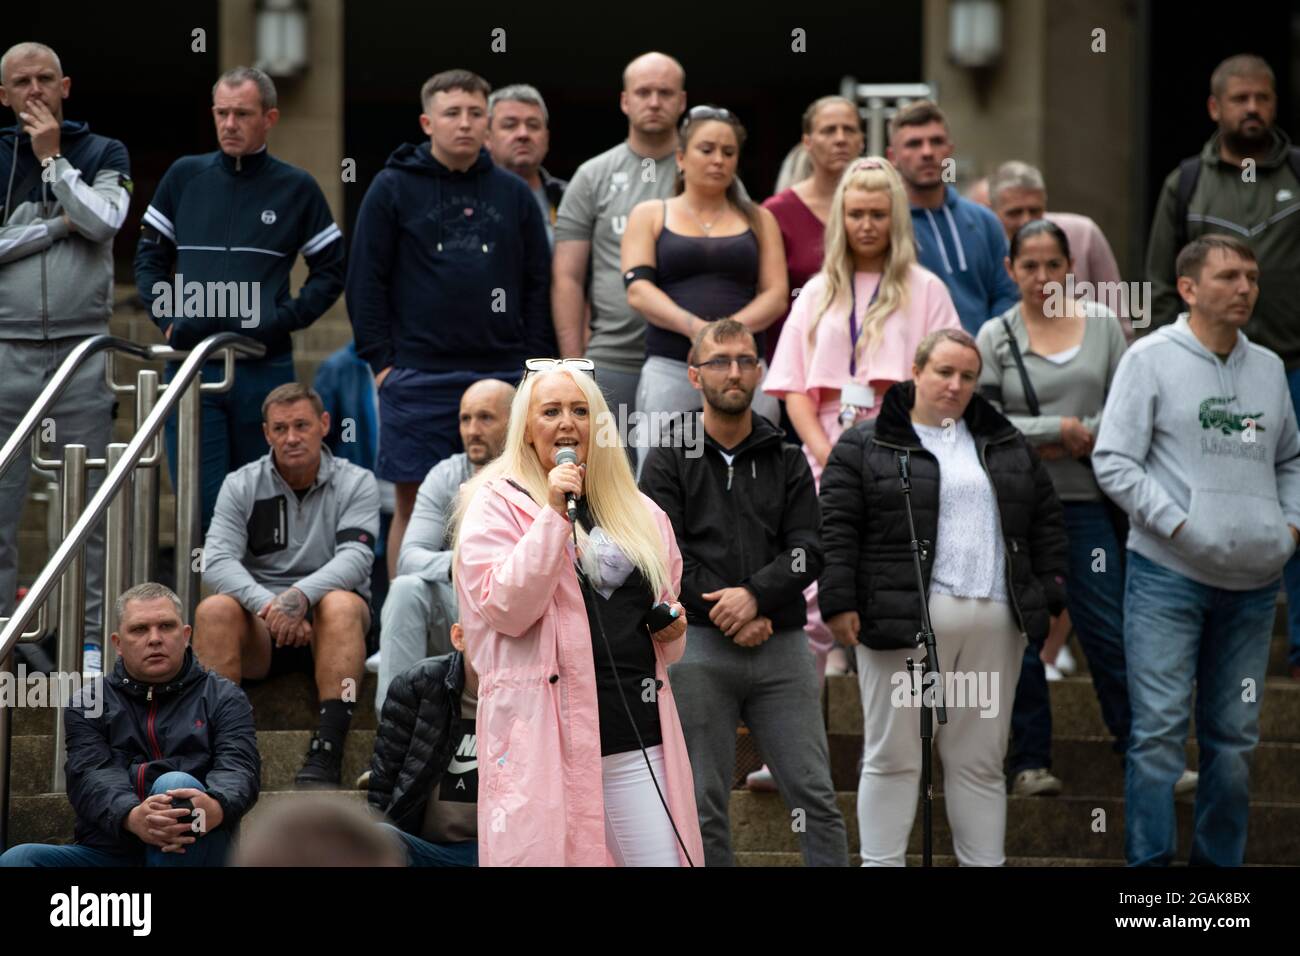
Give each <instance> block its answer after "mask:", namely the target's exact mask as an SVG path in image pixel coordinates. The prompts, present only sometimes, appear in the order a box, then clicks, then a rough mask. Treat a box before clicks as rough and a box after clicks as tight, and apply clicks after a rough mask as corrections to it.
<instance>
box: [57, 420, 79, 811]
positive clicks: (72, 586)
mask: <svg viewBox="0 0 1300 956" xmlns="http://www.w3.org/2000/svg"><path fill="white" fill-rule="evenodd" d="M85 506H86V446H85V445H64V446H63V535H64V537H65V538H66V537H67V536H68V535H69V534H71V533H72V527H73V525H75V524H76V523H77V519H78V518H80V517H81V512H82V509H83V508H85ZM85 629H86V549H85V546H84V545H83V546H82V547H80V548H78V549H77V552H76V556H75V557H74V558H73V559H72V562H71V563H70V564H69V565H68V569H67V571H66V572H65V573H64V576H63V586H62V588H61V589H60V593H59V656H58V671H59V673H60V674H80V673H81V645H82V641H83V639H84V636H85ZM65 734H66V726H65V723H64V712H63V708H62V707H59V708H57V709H56V710H55V712H54V779H53V783H52V784H51V787H50V789H51V790H53V792H55V793H62V792H63V791H64V790H66V789H67V778H66V776H65V775H64V769H63V760H62V759H61V758H62V756H63V752H64V749H65V745H66V737H65Z"/></svg>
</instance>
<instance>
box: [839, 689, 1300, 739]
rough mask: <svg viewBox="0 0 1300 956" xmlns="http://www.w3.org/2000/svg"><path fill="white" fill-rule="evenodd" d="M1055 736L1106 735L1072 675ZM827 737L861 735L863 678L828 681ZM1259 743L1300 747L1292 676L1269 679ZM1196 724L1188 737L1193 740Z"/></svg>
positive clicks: (1055, 695) (1093, 699) (1089, 693)
mask: <svg viewBox="0 0 1300 956" xmlns="http://www.w3.org/2000/svg"><path fill="white" fill-rule="evenodd" d="M1049 693H1050V695H1051V701H1052V733H1053V735H1055V736H1059V737H1105V736H1107V735H1108V731H1107V730H1106V725H1105V723H1104V722H1103V721H1102V719H1101V710H1100V708H1099V707H1098V705H1097V695H1096V692H1095V691H1094V690H1093V687H1092V681H1091V680H1089V679H1087V678H1083V677H1067V678H1065V679H1064V680H1059V681H1053V682H1052V684H1051V689H1050V691H1049ZM826 694H827V702H826V710H827V723H826V728H827V733H830V734H845V735H849V736H853V735H857V736H861V734H862V702H861V698H860V696H859V694H858V680H857V677H856V676H853V675H843V676H835V677H828V678H827V679H826ZM1260 699H1261V709H1260V739H1261V740H1265V741H1269V742H1273V743H1284V742H1285V743H1300V682H1297V681H1293V680H1290V679H1289V678H1270V679H1268V680H1267V681H1265V684H1264V688H1263V693H1262V695H1261V698H1260ZM1194 735H1195V725H1194V722H1193V725H1192V727H1191V728H1190V734H1189V736H1192V737H1194Z"/></svg>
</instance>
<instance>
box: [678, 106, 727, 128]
mask: <svg viewBox="0 0 1300 956" xmlns="http://www.w3.org/2000/svg"><path fill="white" fill-rule="evenodd" d="M706 119H715V120H722V121H723V122H727V123H729V122H731V120H732V119H733V117H732V115H731V113H730V111H728V110H724V109H723V108H722V107H721V106H692V107H691V108H690V109H688V110H687V111H686V115H685V116H683V117H682V122H681V125H682V126H685V125H686V124H687V123H694V122H697V121H699V120H706Z"/></svg>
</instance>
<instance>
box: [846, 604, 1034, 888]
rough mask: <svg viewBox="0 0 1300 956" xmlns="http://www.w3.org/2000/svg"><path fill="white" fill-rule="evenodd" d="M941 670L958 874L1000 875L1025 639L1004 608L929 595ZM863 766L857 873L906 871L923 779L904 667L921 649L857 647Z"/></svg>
mask: <svg viewBox="0 0 1300 956" xmlns="http://www.w3.org/2000/svg"><path fill="white" fill-rule="evenodd" d="M930 620H931V623H932V624H933V626H934V633H935V639H936V643H937V645H938V649H939V663H940V664H941V665H942V667H943V670H944V672H945V674H947V675H948V679H947V680H946V681H945V694H944V696H945V701H944V703H945V704H946V706H947V710H948V722H947V723H946V724H943V725H940V724H939V723H938V721H937V720H936V721H935V723H934V742H935V749H936V750H937V751H938V756H939V760H940V761H941V762H942V764H943V795H944V803H945V804H946V806H947V809H948V825H949V827H950V828H951V829H952V839H953V847H954V850H955V852H956V854H957V861H958V862H959V863H960V864H961V865H962V866H1001V865H1002V864H1003V863H1005V862H1006V856H1005V854H1004V850H1003V845H1004V842H1005V837H1006V829H1007V792H1006V778H1005V776H1004V774H1003V770H1002V761H1003V759H1004V758H1005V757H1006V751H1007V734H1008V731H1009V730H1010V727H1011V709H1012V703H1013V701H1014V700H1015V695H1016V682H1017V681H1019V680H1020V664H1021V660H1022V659H1023V655H1024V646H1025V643H1024V638H1023V637H1022V636H1021V634H1020V630H1019V628H1018V627H1017V626H1016V624H1015V618H1014V617H1013V612H1012V610H1011V607H1010V605H1008V604H1002V603H1000V602H996V601H990V600H987V599H974V598H954V597H949V596H948V595H945V594H932V595H931V596H930ZM855 651H856V652H857V659H858V686H859V688H860V689H861V692H862V718H863V735H864V742H863V757H862V777H861V778H860V779H859V781H858V832H859V834H860V836H861V841H862V848H861V849H862V865H863V866H904V865H906V859H907V856H906V855H907V842H908V837H909V836H910V835H911V832H912V824H913V821H914V820H915V818H916V807H917V797H918V794H919V790H920V780H921V739H920V733H921V709H920V707H919V706H916V704H918V703H919V702H920V701H921V698H920V696H913V695H912V694H911V693H910V692H911V690H912V689H913V687H914V686H919V681H918V682H914V683H911V684H909V683H908V682H907V681H906V675H907V665H906V663H905V662H906V659H907V658H908V657H911V658H912V659H913V660H914V661H915V662H917V664H918V665H919V663H920V660H921V658H922V657H923V656H924V654H925V650H924V648H913V649H902V650H890V651H877V650H869V649H867V648H865V647H862V646H858V647H857V648H855Z"/></svg>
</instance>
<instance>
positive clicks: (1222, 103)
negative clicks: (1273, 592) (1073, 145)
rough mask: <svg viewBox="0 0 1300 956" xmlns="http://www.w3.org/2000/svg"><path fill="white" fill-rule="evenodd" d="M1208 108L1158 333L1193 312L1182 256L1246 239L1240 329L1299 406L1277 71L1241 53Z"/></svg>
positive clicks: (1174, 231) (1163, 282)
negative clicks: (1182, 283) (1207, 133)
mask: <svg viewBox="0 0 1300 956" xmlns="http://www.w3.org/2000/svg"><path fill="white" fill-rule="evenodd" d="M1207 106H1208V107H1209V112H1210V119H1212V120H1214V122H1216V123H1217V124H1218V126H1219V128H1218V131H1217V132H1215V134H1214V135H1213V136H1211V137H1210V139H1209V141H1208V142H1207V143H1206V144H1205V146H1204V147H1203V148H1202V149H1201V152H1200V154H1199V155H1197V156H1191V157H1188V158H1187V159H1185V160H1183V161H1182V162H1181V163H1180V164H1179V166H1178V168H1177V169H1175V170H1174V171H1173V172H1171V173H1170V174H1169V175H1168V177H1166V178H1165V183H1164V187H1163V188H1162V189H1161V192H1160V201H1159V204H1158V205H1157V206H1156V213H1155V220H1154V221H1153V222H1152V224H1151V239H1150V241H1149V242H1148V244H1147V269H1146V271H1147V280H1148V281H1149V282H1150V283H1151V313H1152V322H1151V328H1152V329H1154V328H1157V327H1159V326H1162V325H1168V324H1170V323H1172V322H1173V321H1174V320H1175V319H1176V318H1177V316H1178V313H1180V312H1183V311H1186V308H1185V306H1184V305H1183V304H1182V302H1181V301H1180V300H1179V297H1178V290H1177V287H1176V285H1175V283H1176V281H1177V278H1176V275H1175V269H1174V260H1175V259H1176V258H1177V256H1178V252H1179V250H1181V249H1182V248H1183V247H1184V246H1186V245H1187V243H1188V242H1189V241H1190V240H1193V239H1198V238H1200V237H1201V236H1203V235H1205V234H1207V233H1227V234H1229V235H1232V236H1235V237H1237V238H1240V239H1241V240H1242V241H1243V242H1245V243H1246V244H1247V245H1248V246H1250V248H1251V250H1252V251H1253V252H1254V253H1255V256H1256V259H1257V260H1258V266H1259V300H1258V301H1257V302H1256V304H1255V311H1254V313H1253V314H1252V315H1251V317H1250V321H1249V323H1247V325H1246V326H1245V328H1244V329H1243V330H1242V331H1243V332H1245V333H1246V335H1247V337H1248V338H1249V339H1250V341H1251V342H1252V343H1254V344H1256V345H1262V346H1264V347H1265V348H1267V349H1271V350H1272V351H1274V352H1276V353H1277V354H1278V355H1279V356H1281V358H1282V362H1283V364H1284V365H1285V366H1286V373H1287V381H1288V383H1289V385H1290V389H1291V398H1292V401H1293V402H1294V403H1295V404H1296V406H1297V408H1300V322H1296V320H1295V303H1296V299H1297V297H1300V149H1296V148H1295V147H1293V146H1292V145H1291V140H1290V139H1289V138H1288V137H1287V135H1286V133H1284V132H1283V131H1282V130H1280V129H1278V128H1277V127H1276V126H1274V125H1273V124H1274V121H1275V119H1276V118H1277V94H1276V86H1275V83H1274V79H1273V70H1272V69H1271V68H1270V67H1269V65H1268V64H1267V63H1266V62H1265V61H1264V60H1263V59H1261V58H1260V57H1257V56H1251V55H1249V54H1239V55H1237V56H1231V57H1228V59H1226V60H1224V61H1223V62H1222V63H1220V64H1219V65H1218V67H1217V68H1216V69H1215V71H1214V73H1213V74H1212V75H1211V77H1210V98H1209V101H1208V103H1207ZM1148 331H1150V330H1148ZM1225 397H1226V396H1225ZM1284 576H1285V580H1286V593H1287V608H1288V610H1287V615H1288V618H1289V626H1290V633H1291V648H1290V655H1289V663H1290V669H1291V677H1292V679H1300V559H1297V558H1292V559H1291V560H1290V561H1288V562H1287V565H1286V570H1285V574H1284Z"/></svg>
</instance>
